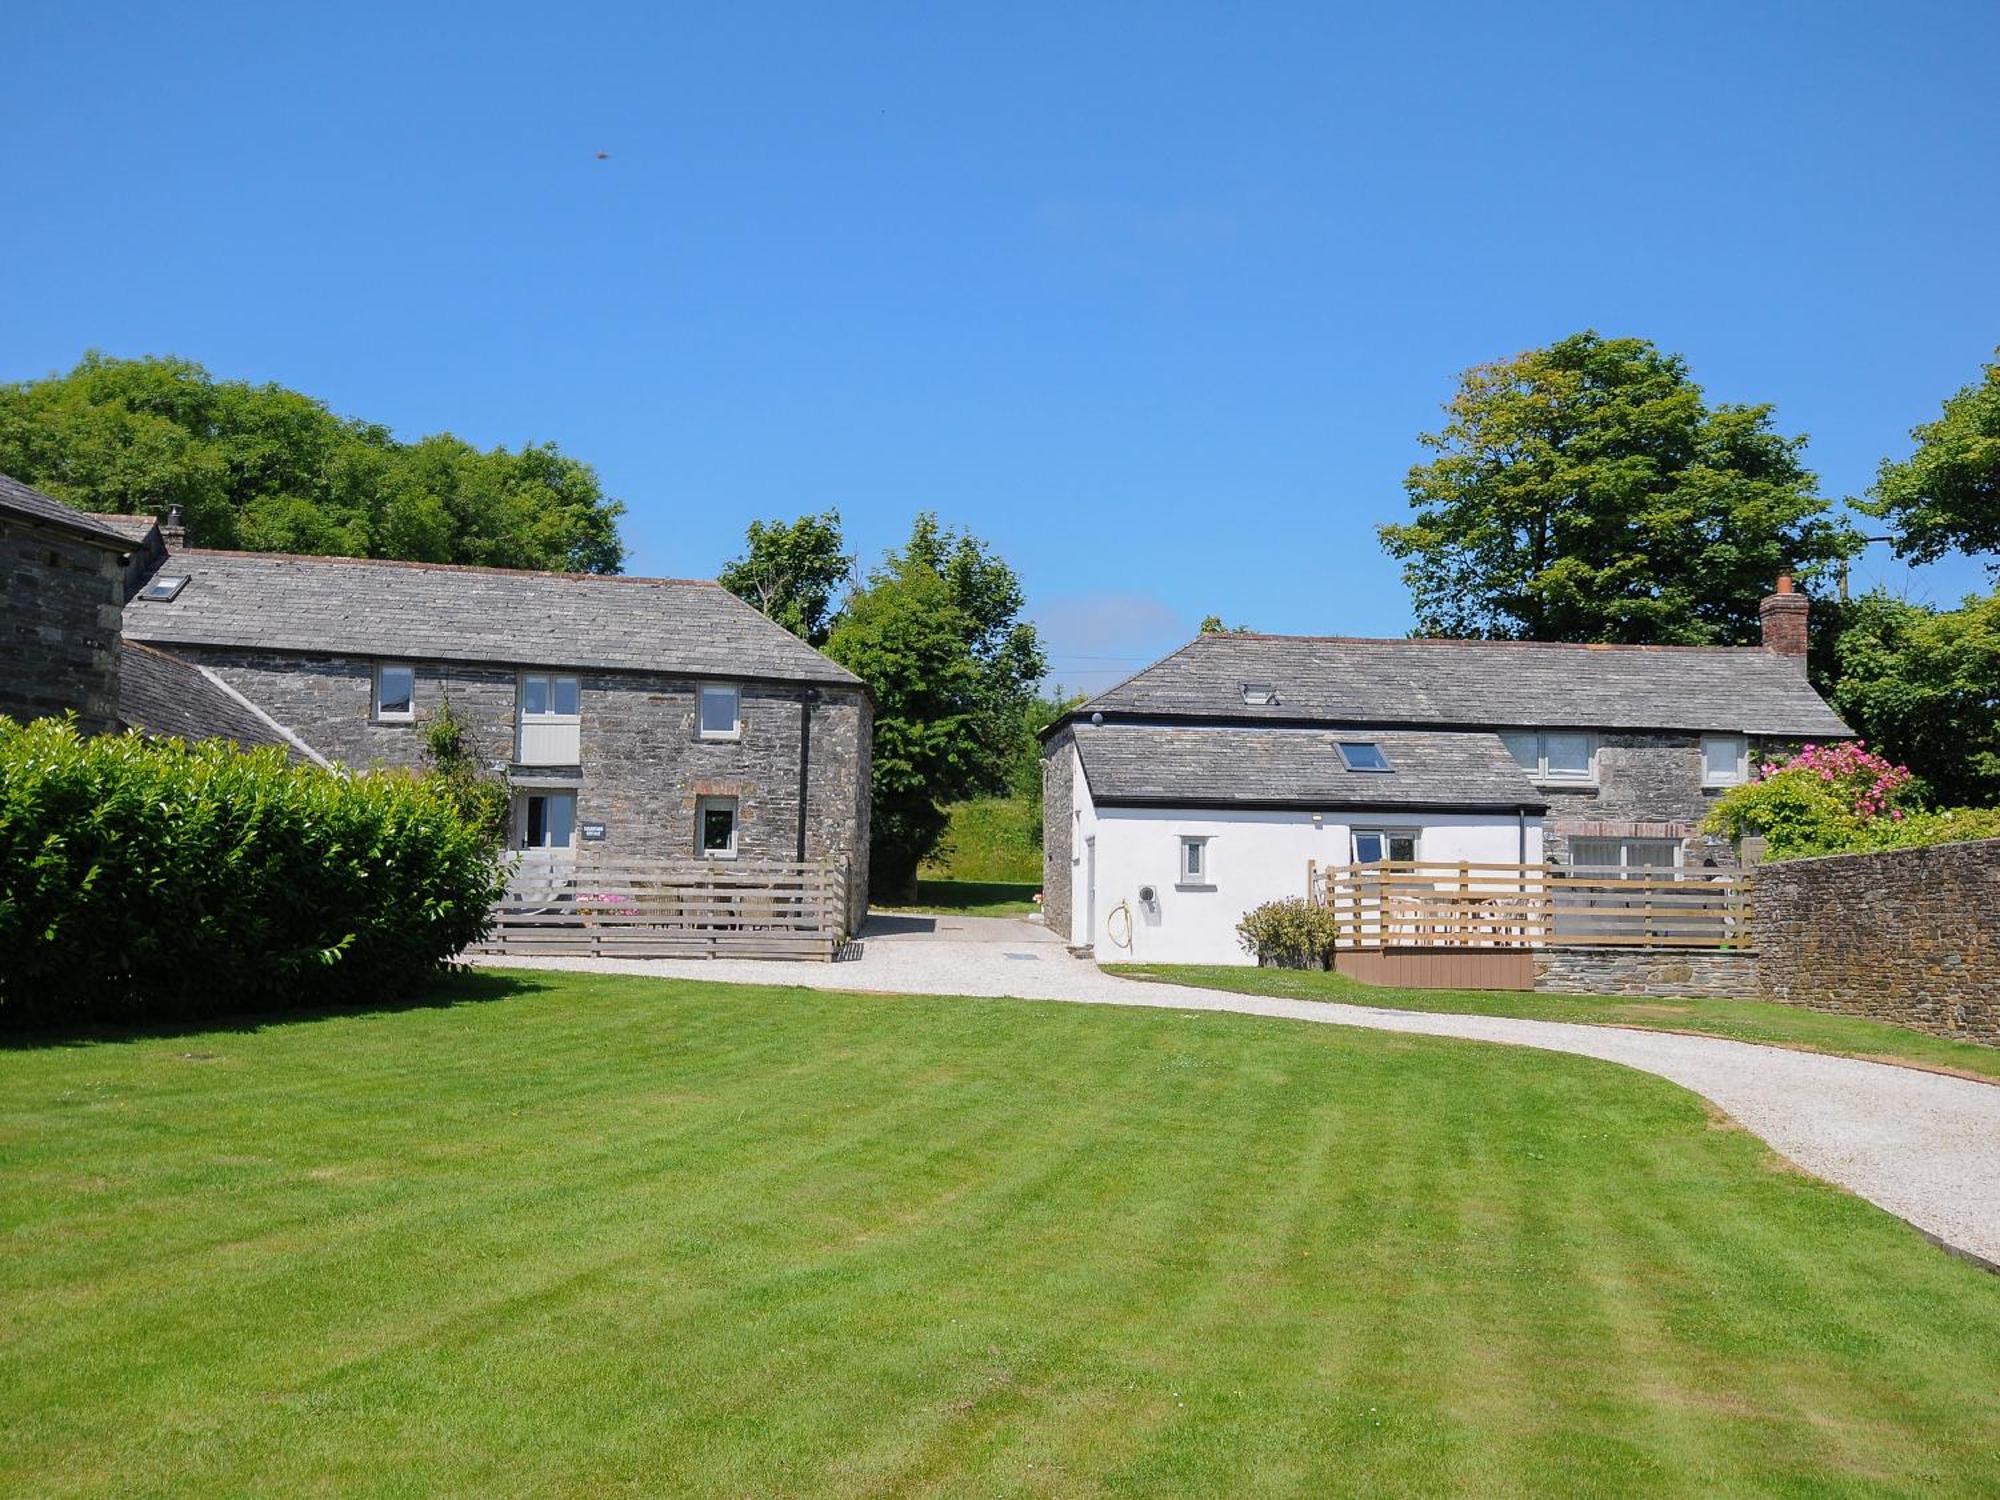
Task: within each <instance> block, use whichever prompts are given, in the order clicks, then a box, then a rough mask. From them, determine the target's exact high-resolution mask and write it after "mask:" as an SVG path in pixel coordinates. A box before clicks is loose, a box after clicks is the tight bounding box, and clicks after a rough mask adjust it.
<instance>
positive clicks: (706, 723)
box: [700, 683, 743, 740]
mask: <svg viewBox="0 0 2000 1500" xmlns="http://www.w3.org/2000/svg"><path fill="white" fill-rule="evenodd" d="M700 696H701V705H700V712H701V722H700V730H701V737H702V738H703V739H705V740H734V739H740V738H742V735H743V690H742V689H741V688H739V687H737V686H735V685H734V684H733V683H720V684H718V683H711V684H709V685H707V686H705V687H704V688H702V690H701V695H700Z"/></svg>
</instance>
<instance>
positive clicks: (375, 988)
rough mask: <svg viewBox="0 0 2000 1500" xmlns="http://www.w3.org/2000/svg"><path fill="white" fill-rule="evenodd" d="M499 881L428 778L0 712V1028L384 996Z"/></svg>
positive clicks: (475, 920) (442, 949)
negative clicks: (92, 735) (304, 762)
mask: <svg viewBox="0 0 2000 1500" xmlns="http://www.w3.org/2000/svg"><path fill="white" fill-rule="evenodd" d="M499 882H500V875H499V868H498V865H497V862H496V861H495V860H494V859H493V857H492V850H491V846H490V844H489V843H488V841H487V837H486V834H485V832H484V831H483V830H481V829H479V828H476V827H474V826H473V825H472V824H471V823H469V822H468V821H467V820H466V818H465V817H464V816H463V815H462V814H461V813H460V811H459V809H458V807H457V805H456V803H455V802H454V801H453V798H452V796H451V794H450V793H449V792H447V791H446V790H445V789H444V788H443V787H441V786H440V785H438V784H436V783H434V782H433V781H430V780H425V779H418V778H415V777H411V776H407V775H402V774H398V773H381V774H372V775H366V776H352V777H350V776H348V775H345V774H343V773H340V772H337V771H327V770H322V769H319V768H317V767H311V766H296V765H291V764H288V763H287V762H286V760H285V758H284V755H283V753H282V752H281V751H278V750H275V749H273V750H258V751H254V752H244V751H241V750H238V749H237V748H236V747H235V746H233V745H229V744H227V743H225V742H221V741H209V742H205V743H202V744H194V745H188V744H183V743H181V742H179V741H177V740H166V741H149V740H144V739H141V738H139V737H138V736H136V735H124V736H118V737H104V738H97V739H84V738H82V737H80V736H79V735H78V734H77V733H76V730H75V727H74V726H73V725H72V724H70V723H67V722H65V721H61V720H54V719H42V720H37V721H35V722H33V723H30V724H26V725H22V724H16V723H13V722H11V721H9V720H6V719H4V718H0V1026H5V1027H9V1028H20V1027H24V1026H41V1027H48V1026H66V1025H70V1024H74V1023H77V1022H83V1021H118V1022H133V1021H151V1020H168V1019H179V1018H183V1017H192V1016H198V1015H211V1014H219V1013H225V1012H229V1011H238V1010H251V1009H283V1008H293V1007H303V1006H314V1005H332V1004H346V1003H353V1002H358V1001H377V1000H381V999H384V998H393V997H395V996H397V995H401V994H404V993H406V992H408V991H409V990H410V988H411V987H412V986H413V985H415V984H417V983H419V982H421V981H422V980H423V979H424V978H425V977H426V976H427V975H429V974H432V973H434V972H436V971H437V970H438V969H439V968H440V967H441V966H442V965H443V964H444V963H445V962H446V961H447V960H448V959H449V958H450V957H451V956H452V955H453V954H455V953H457V952H458V951H459V950H460V949H462V948H464V947H465V946H466V944H468V943H470V942H472V941H474V940H475V939H476V938H478V937H479V936H480V935H481V934H482V933H483V932H484V930H485V927H486V924H487V920H488V912H489V910H490V909H491V906H492V903H493V901H494V899H495V897H496V895H497V894H498V889H499Z"/></svg>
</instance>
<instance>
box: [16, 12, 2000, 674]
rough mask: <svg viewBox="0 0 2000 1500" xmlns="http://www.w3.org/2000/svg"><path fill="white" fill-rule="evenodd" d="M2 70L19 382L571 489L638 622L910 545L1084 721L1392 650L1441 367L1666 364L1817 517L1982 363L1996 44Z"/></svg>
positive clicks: (304, 36) (439, 16)
mask: <svg viewBox="0 0 2000 1500" xmlns="http://www.w3.org/2000/svg"><path fill="white" fill-rule="evenodd" d="M0 39H4V42H5V45H6V50H7V52H8V54H9V55H10V56H11V57H12V59H13V60H14V66H13V67H11V68H10V70H9V86H8V89H7V90H6V92H5V93H4V95H0V165H4V169H5V177H4V181H5V182H6V184H7V194H6V201H7V220H8V223H7V227H6V229H5V231H4V232H0V270H4V272H5V277H4V283H0V284H4V285H5V287H6V288H7V295H6V296H5V297H4V298H0V379H16V378H24V377H30V376H35V375H39V374H43V373H46V372H48V371H51V370H54V369H58V368H64V367H67V366H68V365H69V364H70V363H72V362H73V361H74V360H75V359H76V357H77V356H78V355H79V354H80V353H81V352H82V351H83V350H84V349H85V348H87V347H92V346H95V347H99V348H103V349H105V350H108V351H110V352H113V353H117V354H139V353H147V352H173V353H177V354H181V355H185V356H188V357H191V358H195V359H199V360H201V361H202V362H203V363H205V364H207V365H208V366H209V367H210V368H211V369H212V370H214V371H215V372H216V373H217V374H219V375H226V376H232V377H242V378H248V379H253V380H277V381H282V382H284V383H286V384H288V385H292V386H296V387H298V388H300V389H303V390H306V391H310V392H312V393H314V394H316V395H319V396H321V397H323V398H325V399H326V400H327V401H329V402H330V403H331V404H332V405H333V407H334V408H335V409H336V410H339V411H342V412H347V413H353V414H357V415H362V416H366V417H369V418H372V419H375V420H379V421H384V422H387V423H389V424H390V425H391V426H393V427H394V428H395V429H396V430H397V431H398V432H399V433H401V434H403V435H406V436H415V435H418V434H421V433H425V432H431V431H436V430H439V429H449V430H451V431H453V432H456V433H459V434H460V435H462V436H464V437H466V438H469V439H471V440H473V441H476V442H479V443H482V444H491V443H499V442H505V443H509V444H514V443H519V442H521V441H523V440H527V439H553V440H555V441H556V442H557V443H559V444H560V445H561V446H562V447H563V448H564V450H565V451H567V452H570V453H573V454H576V455H578V456H580V457H583V458H586V459H588V460H589V461H591V462H592V463H594V464H596V465H597V466H598V468H599V470H600V471H601V472H602V474H603V476H604V479H605V481H606V484H607V487H608V488H609V489H610V490H611V491H612V492H613V493H615V494H617V495H619V496H621V497H622V498H623V499H624V500H625V501H626V502H627V504H628V505H629V506H630V512H631V513H630V515H629V517H628V519H627V523H626V536H627V540H628V542H629V543H630V545H631V549H632V555H631V560H630V571H633V572H640V573H665V574H673V575H707V574H712V573H713V572H714V571H715V569H716V568H717V567H718V566H719V565H720V564H721V563H722V562H723V561H724V560H725V559H727V558H728V557H729V556H731V555H733V554H734V552H735V551H736V550H738V548H739V545H740V541H741V536H742V531H743V527H744V525H745V523H746V522H747V521H748V520H750V519H751V518H753V517H773V516H787V517H788V516H792V515H796V514H798V513H799V512H801V511H803V510H816V509H820V508H823V507H826V506H836V507H838V508H839V509H840V511H841V512H842V514H843V516H844V517H845V518H846V521H847V523H848V528H849V534H850V537H851V539H852V541H853V542H854V543H855V544H856V545H857V547H858V548H859V550H860V551H861V552H862V553H863V555H864V557H873V556H875V555H877V554H879V552H880V550H881V549H882V548H884V547H886V546H889V545H891V544H892V543H894V542H895V541H896V540H898V538H899V537H900V536H901V535H903V534H904V533H905V532H906V530H907V526H908V522H909V518H910V516H911V514H912V513H913V512H914V511H915V510H917V509H919V508H925V507H928V508H934V509H936V510H937V511H939V512H940V513H941V514H942V515H943V516H944V517H945V518H946V519H948V520H951V521H954V522H958V523H960V524H963V525H966V526H969V527H971V528H973V529H974V530H976V531H977V532H979V533H980V534H982V535H984V536H986V537H988V538H990V539H991V540H992V541H993V542H994V543H995V544H997V545H998V546H999V548H1000V549H1001V550H1002V551H1003V552H1004V553H1005V554H1006V555H1007V556H1008V557H1009V558H1010V559H1011V560H1012V561H1014V562H1015V564H1016V565H1017V566H1018V567H1019V569H1020V570H1021V573H1022V575H1023V577H1024V579H1025V581H1026V583H1027V586H1028V589H1029V593H1030V597H1031V605H1032V609H1033V612H1034V614H1035V616H1036V617H1037V619H1038V620H1040V621H1041V622H1042V624H1043V626H1044V628H1045V631H1046V633H1047V635H1048V637H1049V643H1050V647H1051V651H1052V654H1053V655H1054V657H1055V675H1056V676H1057V677H1059V678H1060V679H1061V680H1063V681H1064V682H1067V683H1071V684H1076V685H1082V686H1087V687H1094V686H1098V685H1101V684H1102V683H1103V682H1105V681H1107V680H1109V679H1110V678H1112V677H1116V676H1120V675H1123V673H1124V672H1125V671H1126V670H1129V669H1130V668H1131V667H1134V666H1137V665H1139V664H1140V663H1141V662H1142V661H1144V660H1147V659H1150V658H1151V657H1152V656H1154V655H1157V654H1158V653H1159V652H1161V651H1163V650H1165V649H1168V648H1170V647H1171V646H1173V645H1175V644H1177V643H1178V642H1179V641H1180V640H1181V639H1184V638H1185V636H1186V635H1187V634H1188V633H1189V632H1190V631H1191V630H1192V629H1193V626H1194V624H1195V622H1196V621H1197V620H1198V619H1199V618H1200V617H1201V616H1202V615H1203V614H1204V613H1207V612H1209V611H1215V612H1218V613H1220V614H1222V615H1224V616H1225V617H1227V618H1228V619H1230V620H1231V621H1243V622H1246V623H1249V624H1251V625H1253V626H1256V627H1258V628H1260V629H1266V630H1274V631H1313V632H1321V631H1325V632H1345V633H1359V634H1398V633H1401V632H1402V631H1403V630H1405V629H1407V628H1408V625H1409V613H1408V601H1407V598H1406V596H1405V594H1404V591H1403V588H1402V584H1401V581H1400V579H1399V577H1398V575H1397V571H1396V567H1395V565H1394V564H1392V563H1391V562H1390V561H1389V560H1388V559H1387V558H1386V557H1384V556H1383V555H1382V553H1381V551H1380V549H1379V547H1378V546H1377V544H1376V542H1375V540H1374V530H1373V528H1374V526H1375V525H1376V524H1377V523H1378V522H1381V521H1384V520H1390V519H1395V518H1398V517H1400V516H1401V515H1402V514H1404V512H1405V508H1406V507H1405V502H1404V499H1403V494H1402V490H1401V478H1402V475H1403V473H1404V471H1405V470H1406V469H1407V468H1408V466H1409V465H1410V463H1411V462H1412V461H1413V460H1414V459H1415V457H1416V456H1417V447H1416V443H1415V437H1416V434H1417V433H1418V432H1420V431H1422V430H1424V429H1426V428H1428V427H1431V426H1434V425H1435V424H1436V419H1437V408H1438V405H1439V403H1440V402H1442V401H1443V400H1445V399H1446V398H1447V397H1448V395H1449V394H1450V392H1451V389H1452V386H1453V382H1454V377H1455V375H1456V374H1457V372H1458V371H1460V370H1461V369H1463V368H1465V367H1466V366H1468V365H1471V364H1473V363H1476V362H1479V361H1483V360H1487V359H1491V358H1495V357H1499V356H1503V355H1506V354H1509V353H1513V352H1516V351H1518V350H1521V349H1524V348H1528V347H1531V346H1534V345H1537V344H1542V343H1546V342H1548V341H1549V340H1551V339H1554V338H1557V337H1560V336H1561V335H1563V334H1565V333H1569V332H1572V331H1574V330H1576V329H1579V328H1583V327H1591V326H1594V327H1596V328H1598V329H1599V330H1600V331H1603V332H1606V333H1618V334H1627V333H1629V334H1639V335H1644V336H1646V337H1650V338H1652V339H1654V340H1656V341H1658V342H1659V343H1661V344H1662V345H1664V346H1665V347H1667V348H1670V349H1674V350H1678V351H1680V352H1682V353H1684V354H1685V355H1686V356H1687V357H1688V359H1689V360H1690V362H1691V364H1692V367H1693V369H1694V372H1695V374H1696V377H1697V378H1698V379H1700V380H1701V381H1702V382H1703V383H1704V384H1705V385H1706V387H1707V389H1708V391H1709V393H1710V395H1711V397H1712V398H1714V399H1719V400H1742V401H1764V400H1767V401H1772V402H1775V403H1776V405H1777V409H1778V420H1779V423H1780V425H1781V426H1782V427H1783V429H1784V430H1786V431H1788V432H1808V433H1810V434H1811V435H1812V444H1811V448H1810V450H1809V453H1810V459H1811V462H1812V464H1813V467H1814V468H1815V469H1816V470H1817V471H1818V472H1819V473H1820V475H1821V476H1822V482H1823V486H1824V489H1825V491H1826V492H1827V493H1829V494H1832V495H1841V494H1847V493H1853V492H1856V491H1859V490H1860V489H1862V488H1863V487H1865V486H1866V484H1867V483H1868V481H1869V479H1870V477H1871V476H1872V474H1873V471H1874V467H1875V465H1876V463H1877V462H1878V461H1879V460H1880V459H1881V458H1882V457H1883V456H1884V455H1885V454H1897V455H1900V454H1901V453H1903V452H1905V451H1907V448H1908V441H1907V436H1906V434H1907V430H1908V428H1909V427H1910V426H1911V425H1912V424H1913V423H1915V422H1917V421H1921V420H1924V419H1926V418H1928V417H1929V416H1931V415H1933V414H1934V413H1935V411H1936V409H1937V405H1938V403H1939V402H1940V401H1941V400H1942V399H1943V398H1944V396H1945V395H1947V394H1948V393H1949V392H1950V391H1952V390H1953V389H1955V388H1957V387H1958V386H1960V385H1962V384H1964V383H1965V382H1967V381H1969V380H1971V379H1973V378H1974V377H1975V376H1976V374H1977V373H1978V368H1979V366H1980V364H1981V363H1982V361H1984V360H1986V359H1989V358H1991V357H1992V350H1993V348H1994V346H1995V345H1996V344H2000V277H1996V276H1995V274H1994V268H1995V264H1996V255H2000V182H1996V163H2000V85H1996V82H1995V80H1996V78H2000V6H1996V5H1993V4H1992V3H1990V0H1985V3H1965V4H1898V5H1894V6H1891V5H1887V4H1882V5H1876V6H1862V5H1849V4H1842V5H1826V4H1794V5H1754V4H1716V5H1701V4H1675V5H1672V6H1644V7H1641V6H1610V5H1584V4H1578V5H1567V6H1547V5H1528V4H1510V5H1506V6H1495V5H1490V4H1488V5H1463V6H1402V7H1399V6H1382V5H1372V6H1366V7H1363V6H1353V7H1341V6H1335V5H1330V4H1302V5H1275V4H1267V5H1254V4H1251V5H1220V4H1203V5H1165V4H1159V5H1144V6H1140V5H1131V6H1125V5H1077V4H1063V5H1046V6H1044V5H1022V4H1010V5H1006V6H989V7H977V8H976V7H972V6H962V5H947V6H934V5H914V4H912V5H907V6H883V5H864V4H849V5H842V6H817V5H816V6H806V5H793V6H783V7H780V6H758V5H736V4H732V5H705V6H699V7H697V6H686V5H683V6H671V7H669V6H654V5H622V4H612V5H602V6H592V7H576V6H568V7H565V6H550V5H538V6H534V7H521V8H513V9H510V8H507V7H503V6H498V5H479V6H464V7H460V8H445V7H424V6H415V5H411V6H402V5H398V6H386V7H374V6H370V5H366V4H345V5H341V6H338V7H335V6H323V7H312V8H307V7H294V6H273V5H268V4H260V5H256V6H242V7H218V6H208V5H201V4H187V5H180V6H174V7H163V6H156V5H146V6H119V5H108V4H107V5H95V6H78V5H69V4H60V5H58V4H47V3H41V0H27V3H22V0H16V3H15V4H13V5H11V6H9V7H8V9H7V11H6V15H5V18H4V20H0ZM599 151H604V152H608V153H609V159H608V160H603V161H600V160H598V159H597V158H596V153H598V152H599ZM1983 576H1984V574H1983V570H1982V569H1981V568H1979V567H1978V566H1977V565H1976V564H1973V563H1971V562H1969V561H1966V562H1958V563H1951V564H1945V565H1940V566H1938V567H1935V568H1931V569H1925V570H1922V571H1921V572H1913V571H1911V570H1909V569H1907V568H1904V567H1902V566H1901V565H1899V564H1896V563H1895V562H1894V561H1893V559H1891V558H1890V557H1889V555H1888V549H1886V548H1876V549H1874V551H1873V553H1872V554H1871V556H1870V558H1869V559H1868V560H1867V562H1866V563H1864V564H1863V565H1862V567H1861V568H1860V569H1859V570H1858V574H1857V581H1858V582H1860V583H1861V584H1864V585H1866V584H1872V583H1876V582H1883V583H1887V584H1889V585H1890V586H1892V587H1895V588H1898V589H1903V590H1907V591H1909V592H1911V593H1912V594H1914V595H1916V596H1918V597H1925V598H1932V599H1941V600H1949V599H1953V598H1955V597H1957V595H1959V594H1960V593H1963V592H1965V591H1966V590H1968V589H1971V588H1973V587H1976V586H1978V585H1979V584H1980V583H1981V581H1982V579H1983Z"/></svg>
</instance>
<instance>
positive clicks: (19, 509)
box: [0, 474, 132, 552]
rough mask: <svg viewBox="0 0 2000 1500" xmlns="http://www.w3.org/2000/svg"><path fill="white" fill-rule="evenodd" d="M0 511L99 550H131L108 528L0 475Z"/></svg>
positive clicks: (121, 537) (16, 480)
mask: <svg viewBox="0 0 2000 1500" xmlns="http://www.w3.org/2000/svg"><path fill="white" fill-rule="evenodd" d="M0 511H6V512H9V513H11V514H13V515H17V516H23V517H26V518H27V519H28V520H30V521H39V522H40V523H41V524H42V525H44V526H57V527H60V528H61V529H62V530H64V531H69V532H73V533H75V534H76V535H77V536H80V537H82V538H83V539H84V540H85V541H91V542H96V543H97V544H98V545H99V546H101V547H108V548H112V549H114V550H116V551H119V552H126V551H130V550H131V546H132V544H131V542H130V541H129V540H127V539H126V538H125V537H124V536H122V535H121V534H119V533H118V532H116V531H113V530H112V529H111V528H110V527H108V526H106V525H104V524H103V523H101V522H99V521H97V520H95V519H94V518H92V517H90V516H87V515H85V514H84V513H83V512H82V511H80V510H75V509H73V508H71V507H70V506H67V505H64V504H63V503H62V501H60V500H54V499H51V498H50V497H49V496H47V495H44V494H43V493H42V492H41V491H40V490H38V489H34V488H32V487H31V486H29V485H25V484H23V483H21V481H20V480H18V479H12V478H9V477H8V476H7V475H5V474H0Z"/></svg>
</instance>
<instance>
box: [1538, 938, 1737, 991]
mask: <svg viewBox="0 0 2000 1500" xmlns="http://www.w3.org/2000/svg"><path fill="white" fill-rule="evenodd" d="M1534 956H1535V989H1536V990H1537V991H1539V992H1540V993H1542V994H1548V995H1635V996H1640V995H1643V996H1649V997H1655V998H1659V999H1672V998H1674V997H1677V996H1683V997H1684V996H1688V995H1699V996H1709V997H1713V998H1716V999H1722V1000H1737V999H1754V998H1756V996H1757V993H1758V984H1759V979H1758V975H1759V971H1760V969H1761V964H1760V962H1759V955H1757V954H1755V953H1738V952H1730V953H1715V952H1709V951H1706V950H1689V949H1683V948H1537V949H1535V950H1534Z"/></svg>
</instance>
